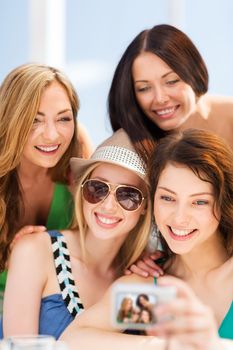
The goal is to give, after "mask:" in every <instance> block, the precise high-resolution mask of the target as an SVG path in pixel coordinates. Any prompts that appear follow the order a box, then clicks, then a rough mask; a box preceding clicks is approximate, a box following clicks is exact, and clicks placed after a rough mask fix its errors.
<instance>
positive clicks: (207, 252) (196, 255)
mask: <svg viewBox="0 0 233 350" xmlns="http://www.w3.org/2000/svg"><path fill="white" fill-rule="evenodd" d="M228 259H229V256H228V254H227V251H226V249H225V248H224V246H223V244H222V241H221V239H220V235H216V236H215V237H213V238H211V239H210V240H208V241H206V242H204V243H203V244H202V245H199V246H198V247H195V248H194V249H193V250H192V251H191V252H188V253H187V254H184V255H176V256H175V259H174V263H172V266H171V268H170V269H169V273H171V274H173V275H175V276H177V277H179V278H181V279H183V280H186V281H188V280H192V279H193V280H194V279H199V278H203V277H206V276H207V275H208V273H210V272H212V271H214V270H217V269H218V268H220V267H221V266H222V265H223V264H224V263H225V262H226V261H227V260H228Z"/></svg>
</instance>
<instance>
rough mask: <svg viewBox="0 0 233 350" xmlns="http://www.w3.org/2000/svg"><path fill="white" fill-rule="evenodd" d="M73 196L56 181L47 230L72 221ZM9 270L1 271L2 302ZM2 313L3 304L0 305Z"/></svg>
mask: <svg viewBox="0 0 233 350" xmlns="http://www.w3.org/2000/svg"><path fill="white" fill-rule="evenodd" d="M73 207H74V206H73V198H72V195H71V193H70V192H69V190H68V188H67V186H66V185H63V184H60V183H56V184H55V186H54V193H53V199H52V203H51V207H50V211H49V216H48V220H47V223H46V228H47V230H54V229H57V230H64V229H66V228H67V227H68V226H69V224H70V223H71V220H72V216H73ZM6 277H7V272H6V271H3V272H2V273H0V304H2V303H1V301H2V299H3V292H4V290H5V285H6ZM0 313H1V305H0Z"/></svg>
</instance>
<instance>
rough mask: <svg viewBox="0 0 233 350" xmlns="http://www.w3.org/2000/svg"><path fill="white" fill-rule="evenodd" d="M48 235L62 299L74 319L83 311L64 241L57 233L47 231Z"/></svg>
mask: <svg viewBox="0 0 233 350" xmlns="http://www.w3.org/2000/svg"><path fill="white" fill-rule="evenodd" d="M48 233H49V235H50V236H51V242H52V250H53V256H54V263H55V268H56V274H57V279H58V283H59V286H60V290H61V294H62V298H63V300H64V302H65V305H66V307H67V309H68V311H69V312H70V313H71V315H72V316H73V317H76V316H77V315H78V314H80V313H81V312H82V311H83V310H84V307H83V304H82V301H81V299H80V296H79V294H78V290H77V287H76V286H75V283H74V278H73V275H72V270H71V264H70V255H69V251H68V248H67V244H66V240H65V237H64V236H63V235H62V234H61V233H60V232H58V231H49V232H48Z"/></svg>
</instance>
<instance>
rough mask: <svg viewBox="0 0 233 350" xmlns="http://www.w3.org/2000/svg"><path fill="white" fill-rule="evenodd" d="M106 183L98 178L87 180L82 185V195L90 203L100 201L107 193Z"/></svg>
mask: <svg viewBox="0 0 233 350" xmlns="http://www.w3.org/2000/svg"><path fill="white" fill-rule="evenodd" d="M108 192H109V188H108V185H107V184H105V183H104V182H102V181H98V180H88V181H87V182H85V183H84V185H83V197H84V198H85V200H86V201H87V202H89V203H91V204H96V203H98V202H100V201H102V200H103V199H104V198H105V197H106V196H107V194H108Z"/></svg>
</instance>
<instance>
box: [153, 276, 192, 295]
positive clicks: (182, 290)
mask: <svg viewBox="0 0 233 350" xmlns="http://www.w3.org/2000/svg"><path fill="white" fill-rule="evenodd" d="M158 284H159V285H161V286H175V287H176V291H177V296H178V297H183V298H186V299H189V300H198V299H197V297H196V295H195V293H194V291H193V290H192V289H191V288H190V287H189V286H188V284H187V283H186V282H184V281H182V280H181V279H179V278H177V277H173V276H162V277H160V278H159V279H158Z"/></svg>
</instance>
